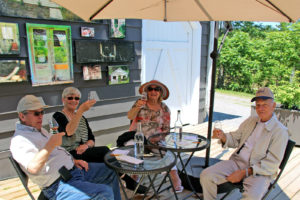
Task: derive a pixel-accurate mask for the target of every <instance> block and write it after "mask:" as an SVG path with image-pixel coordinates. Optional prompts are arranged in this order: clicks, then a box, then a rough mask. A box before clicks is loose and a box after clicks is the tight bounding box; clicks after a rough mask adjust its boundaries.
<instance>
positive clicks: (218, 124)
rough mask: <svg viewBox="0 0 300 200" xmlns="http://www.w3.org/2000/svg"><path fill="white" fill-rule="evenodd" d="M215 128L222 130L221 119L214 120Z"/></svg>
mask: <svg viewBox="0 0 300 200" xmlns="http://www.w3.org/2000/svg"><path fill="white" fill-rule="evenodd" d="M214 128H215V129H220V130H222V122H221V121H219V120H216V121H215V122H214Z"/></svg>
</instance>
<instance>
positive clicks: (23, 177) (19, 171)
mask: <svg viewBox="0 0 300 200" xmlns="http://www.w3.org/2000/svg"><path fill="white" fill-rule="evenodd" d="M9 160H10V162H11V164H12V165H13V166H14V168H15V170H16V172H17V174H18V176H19V179H20V180H21V182H22V184H23V186H24V188H25V190H26V192H27V193H28V195H29V196H30V198H31V199H32V200H35V198H34V196H33V195H32V193H31V191H30V190H29V188H28V177H27V175H26V174H25V173H24V172H23V170H22V169H21V167H20V165H19V163H17V161H15V160H14V159H13V157H12V156H9ZM38 200H48V199H47V197H45V196H44V194H43V192H41V193H40V195H39V196H38Z"/></svg>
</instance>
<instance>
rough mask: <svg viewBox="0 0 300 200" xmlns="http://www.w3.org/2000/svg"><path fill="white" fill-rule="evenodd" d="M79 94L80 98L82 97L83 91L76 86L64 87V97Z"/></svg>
mask: <svg viewBox="0 0 300 200" xmlns="http://www.w3.org/2000/svg"><path fill="white" fill-rule="evenodd" d="M72 94H73V95H78V96H79V98H81V92H80V91H79V90H78V89H77V88H75V87H67V88H65V89H64V91H63V92H62V95H61V96H62V98H65V97H67V96H68V95H72Z"/></svg>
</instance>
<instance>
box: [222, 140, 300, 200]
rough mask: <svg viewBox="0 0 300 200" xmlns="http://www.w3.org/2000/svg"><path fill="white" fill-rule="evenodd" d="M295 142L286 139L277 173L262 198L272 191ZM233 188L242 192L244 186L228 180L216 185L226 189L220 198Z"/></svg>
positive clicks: (228, 193)
mask: <svg viewBox="0 0 300 200" xmlns="http://www.w3.org/2000/svg"><path fill="white" fill-rule="evenodd" d="M295 144H296V143H295V142H294V141H292V140H289V141H288V144H287V146H286V149H285V153H284V156H283V159H282V161H281V163H280V166H279V173H278V174H277V176H276V179H275V180H274V181H273V182H272V183H271V184H270V185H269V187H268V191H267V193H266V194H265V195H264V196H263V198H262V200H264V199H266V198H267V196H268V195H269V194H270V192H271V191H272V189H273V188H274V187H275V185H276V183H277V181H278V180H279V178H280V176H281V174H282V172H283V170H284V168H285V166H286V163H287V161H288V160H289V157H290V155H291V153H292V150H293V148H294V146H295ZM234 189H239V190H240V192H241V193H242V192H243V191H244V188H243V182H240V183H230V182H226V183H223V184H221V185H218V190H222V191H227V193H226V194H225V195H224V196H223V197H222V199H225V198H226V197H227V196H228V195H230V194H231V192H232V191H233V190H234Z"/></svg>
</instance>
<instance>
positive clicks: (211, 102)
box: [204, 22, 232, 167]
mask: <svg viewBox="0 0 300 200" xmlns="http://www.w3.org/2000/svg"><path fill="white" fill-rule="evenodd" d="M231 30H232V27H231V23H230V22H226V32H225V34H224V37H223V39H222V42H221V45H220V48H219V50H218V37H219V22H215V34H214V35H215V36H214V49H213V51H212V53H211V54H210V57H211V58H212V59H213V61H212V72H211V86H210V100H209V114H208V131H207V139H208V141H209V143H210V144H211V132H212V120H213V113H214V101H215V82H216V69H217V59H218V56H219V54H220V52H221V49H222V46H223V43H224V41H225V38H226V36H227V34H228V33H229V32H230V31H231ZM209 154H210V145H209V146H208V148H207V149H206V156H205V166H204V167H208V166H209V157H210V155H209Z"/></svg>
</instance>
